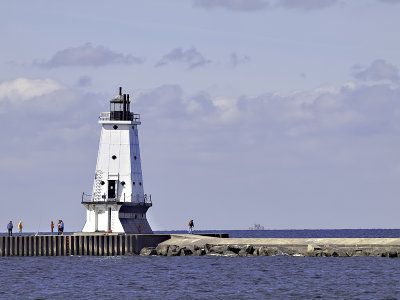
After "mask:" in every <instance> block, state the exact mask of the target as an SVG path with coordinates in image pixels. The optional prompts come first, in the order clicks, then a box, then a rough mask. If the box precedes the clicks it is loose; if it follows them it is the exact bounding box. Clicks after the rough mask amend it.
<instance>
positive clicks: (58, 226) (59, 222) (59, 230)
mask: <svg viewBox="0 0 400 300" xmlns="http://www.w3.org/2000/svg"><path fill="white" fill-rule="evenodd" d="M57 228H58V231H57V235H60V234H61V220H58V224H57Z"/></svg>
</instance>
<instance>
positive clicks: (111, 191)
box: [108, 180, 115, 199]
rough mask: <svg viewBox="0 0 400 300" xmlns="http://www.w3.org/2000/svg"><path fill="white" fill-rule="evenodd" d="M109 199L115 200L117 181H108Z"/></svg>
mask: <svg viewBox="0 0 400 300" xmlns="http://www.w3.org/2000/svg"><path fill="white" fill-rule="evenodd" d="M108 198H109V199H115V180H109V181H108Z"/></svg>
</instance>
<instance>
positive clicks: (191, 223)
mask: <svg viewBox="0 0 400 300" xmlns="http://www.w3.org/2000/svg"><path fill="white" fill-rule="evenodd" d="M193 227H194V222H193V220H190V221H189V233H193Z"/></svg>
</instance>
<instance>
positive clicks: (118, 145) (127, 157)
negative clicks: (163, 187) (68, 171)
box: [82, 88, 153, 234]
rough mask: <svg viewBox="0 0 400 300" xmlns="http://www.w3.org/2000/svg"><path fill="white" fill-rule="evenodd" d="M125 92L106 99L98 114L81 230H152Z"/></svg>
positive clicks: (137, 122)
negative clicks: (92, 171)
mask: <svg viewBox="0 0 400 300" xmlns="http://www.w3.org/2000/svg"><path fill="white" fill-rule="evenodd" d="M130 103H131V102H130V100H129V94H122V88H119V94H118V95H117V96H116V97H115V98H114V99H112V100H110V111H109V112H102V113H100V116H99V124H101V126H102V127H101V136H100V144H99V151H98V156H97V164H96V171H95V175H94V183H93V191H92V194H91V195H86V194H85V193H83V195H82V204H83V205H84V206H85V208H86V223H85V226H84V227H83V229H82V232H117V233H146V234H148V233H153V231H152V230H151V227H150V225H149V223H148V221H147V218H146V213H147V210H148V209H149V208H150V207H151V206H152V201H151V195H147V194H145V193H144V189H143V177H142V167H141V162H140V150H139V137H138V126H139V125H140V124H141V122H140V115H139V114H134V113H132V112H131V111H130Z"/></svg>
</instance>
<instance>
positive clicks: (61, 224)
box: [60, 220, 64, 234]
mask: <svg viewBox="0 0 400 300" xmlns="http://www.w3.org/2000/svg"><path fill="white" fill-rule="evenodd" d="M60 231H61V234H63V233H64V221H63V220H61V223H60Z"/></svg>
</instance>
